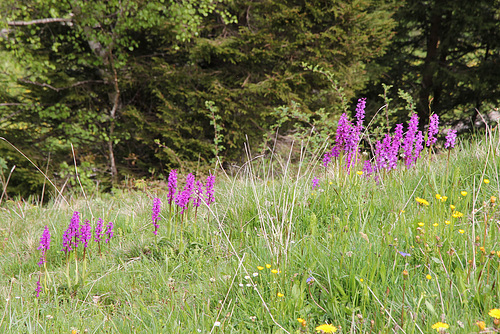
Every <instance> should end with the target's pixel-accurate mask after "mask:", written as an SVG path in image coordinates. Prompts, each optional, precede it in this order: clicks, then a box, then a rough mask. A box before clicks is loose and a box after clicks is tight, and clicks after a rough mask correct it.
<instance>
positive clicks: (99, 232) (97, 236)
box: [94, 218, 104, 255]
mask: <svg viewBox="0 0 500 334" xmlns="http://www.w3.org/2000/svg"><path fill="white" fill-rule="evenodd" d="M103 224H104V221H103V220H102V218H99V219H97V223H96V225H95V229H94V241H95V242H97V245H98V248H99V255H101V240H102V236H103V235H104V233H103V231H102V228H103Z"/></svg>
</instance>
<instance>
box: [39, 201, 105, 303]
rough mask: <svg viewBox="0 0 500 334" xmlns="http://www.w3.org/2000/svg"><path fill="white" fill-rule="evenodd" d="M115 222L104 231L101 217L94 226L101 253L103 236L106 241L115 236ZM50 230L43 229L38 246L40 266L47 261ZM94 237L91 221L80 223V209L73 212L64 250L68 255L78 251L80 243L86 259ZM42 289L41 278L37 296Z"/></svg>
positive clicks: (95, 237)
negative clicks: (90, 242)
mask: <svg viewBox="0 0 500 334" xmlns="http://www.w3.org/2000/svg"><path fill="white" fill-rule="evenodd" d="M113 226H114V225H113V222H109V223H108V224H107V225H106V230H105V231H104V230H103V229H104V221H103V220H102V219H101V218H99V219H98V220H97V224H96V226H95V228H94V241H95V242H96V243H97V244H98V245H99V253H101V244H100V242H101V241H102V239H103V237H104V236H106V240H105V242H106V243H108V242H109V241H110V240H111V238H112V237H113ZM50 237H51V236H50V231H49V228H48V227H47V226H45V229H44V230H43V234H42V237H41V238H40V245H39V246H38V248H37V249H38V250H41V251H42V256H41V257H40V261H39V262H38V266H39V267H40V268H41V267H42V266H44V264H45V263H47V251H48V250H49V249H50ZM91 238H92V228H91V225H90V221H89V220H88V219H86V220H85V221H84V222H83V224H81V223H80V213H79V212H78V211H75V212H73V216H72V217H71V221H70V223H69V225H68V228H67V229H66V231H64V233H63V248H62V250H61V251H63V252H64V253H65V254H66V255H67V256H69V254H70V253H71V251H75V252H76V248H77V247H78V246H79V245H82V247H83V259H84V260H85V254H86V251H87V247H88V245H89V241H90V239H91ZM41 291H42V286H41V284H40V278H39V279H38V281H37V282H36V290H35V292H36V297H37V298H38V297H39V296H40V292H41Z"/></svg>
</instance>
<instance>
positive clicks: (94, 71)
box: [0, 0, 500, 195]
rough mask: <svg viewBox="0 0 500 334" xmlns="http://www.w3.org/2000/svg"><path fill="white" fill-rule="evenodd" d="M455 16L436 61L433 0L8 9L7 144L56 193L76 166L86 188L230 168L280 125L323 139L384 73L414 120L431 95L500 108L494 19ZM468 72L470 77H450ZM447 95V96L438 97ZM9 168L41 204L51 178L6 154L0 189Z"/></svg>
mask: <svg viewBox="0 0 500 334" xmlns="http://www.w3.org/2000/svg"><path fill="white" fill-rule="evenodd" d="M443 6H444V5H443ZM450 6H451V7H450V8H448V7H446V8H444V9H443V10H442V11H440V12H439V13H438V14H439V15H441V19H442V22H443V23H442V27H448V25H449V26H450V28H449V29H444V28H443V29H442V30H439V41H440V42H439V43H438V44H439V45H440V46H441V47H440V48H438V49H439V51H440V52H441V50H442V49H443V50H445V51H443V53H442V54H443V56H437V58H432V59H430V58H429V57H430V56H429V57H427V58H425V57H426V56H425V55H426V52H427V53H428V52H429V51H428V50H426V49H425V47H424V46H425V41H426V40H429V38H430V37H429V29H428V28H427V27H428V24H429V23H428V20H427V17H428V16H429V15H431V14H429V13H434V9H435V8H438V6H437V5H436V6H434V4H433V3H432V2H430V3H429V4H428V6H417V5H416V4H413V3H412V2H411V1H409V2H408V3H406V2H393V1H385V0H356V1H349V2H345V1H322V0H287V1H274V0H264V1H249V0H223V1H211V0H204V1H198V0H197V1H194V0H185V1H179V2H176V1H156V2H149V1H143V0H131V1H125V2H124V1H118V0H113V1H91V2H89V1H83V0H79V1H72V2H70V3H68V2H59V1H53V0H22V1H18V0H8V1H3V2H2V3H1V4H0V12H1V13H2V15H1V17H2V20H1V22H0V24H1V26H0V29H1V33H0V38H1V42H0V54H1V56H2V58H3V59H4V62H3V63H2V64H1V65H0V66H1V71H0V80H1V81H0V85H2V89H1V90H0V99H1V101H0V133H1V136H2V137H3V138H5V139H6V140H8V141H9V142H11V143H12V144H13V145H15V146H16V147H17V148H19V149H20V150H21V151H23V152H24V153H25V154H26V155H27V156H28V157H30V158H31V159H32V160H33V162H34V164H36V165H38V166H39V167H40V168H41V169H43V170H44V171H45V170H46V171H47V173H48V176H49V178H50V179H53V180H56V181H57V182H59V183H60V184H66V186H68V187H71V186H73V185H77V183H78V181H77V180H76V179H75V171H74V168H73V167H72V165H73V163H76V165H77V166H78V167H79V173H80V178H81V181H82V183H83V185H84V187H89V186H92V185H93V184H95V183H96V181H98V182H101V183H102V182H103V183H104V184H105V186H109V185H110V184H111V183H116V182H117V181H118V180H120V179H122V178H123V177H124V176H127V175H129V176H132V177H135V178H141V177H155V178H157V177H161V176H162V174H164V171H165V170H168V169H169V168H171V167H178V168H181V169H189V168H192V167H196V166H207V165H208V163H209V162H211V163H213V162H214V161H215V160H214V155H216V156H217V157H220V158H221V159H222V160H223V161H237V160H238V159H239V158H241V157H243V156H244V154H243V152H244V151H243V149H242V148H243V145H244V143H245V142H246V141H247V140H249V142H250V143H251V145H254V144H260V143H261V141H262V138H263V137H262V135H263V134H266V133H270V132H271V131H274V130H275V129H276V126H277V125H280V127H281V128H280V132H281V133H282V134H294V133H295V132H296V129H297V128H299V129H300V128H304V127H310V126H311V125H314V126H315V128H318V126H317V125H318V124H319V123H320V122H321V123H322V124H323V128H322V129H321V131H323V134H326V133H328V131H331V130H334V128H333V127H331V126H330V125H331V124H334V122H332V120H337V119H338V117H339V116H340V114H341V113H342V112H345V111H346V109H347V108H346V106H347V104H348V102H349V101H350V100H351V99H353V98H356V97H357V95H358V94H359V93H360V92H361V91H363V90H364V89H366V88H367V87H368V88H369V87H374V88H373V89H374V90H377V92H376V93H373V92H374V90H373V91H372V93H369V94H372V95H373V94H375V95H376V94H379V93H380V91H381V89H379V87H378V86H377V85H375V83H378V82H380V81H381V77H382V76H383V75H385V74H386V73H389V75H390V76H389V78H390V79H389V82H387V83H389V84H391V83H394V84H395V85H396V87H401V88H405V89H406V90H408V91H410V93H411V94H413V95H414V97H415V99H416V100H418V101H420V102H419V105H424V108H420V109H419V110H418V112H419V114H420V116H421V118H422V119H425V117H426V115H427V112H428V111H427V110H426V109H425V108H426V106H427V104H425V103H423V102H422V101H424V100H426V99H429V97H430V96H432V98H433V99H434V108H436V107H437V106H439V108H440V109H439V113H440V114H444V113H446V112H451V111H453V110H454V109H453V108H456V107H457V106H458V105H464V104H466V103H472V101H473V103H474V104H475V105H476V106H479V104H481V102H482V101H486V100H487V101H490V102H494V101H496V100H495V99H497V98H498V94H497V93H498V86H495V84H496V81H495V75H494V68H493V67H494V66H493V65H494V64H495V63H496V62H497V60H498V50H499V47H498V40H500V39H495V34H496V33H498V29H496V30H495V27H496V25H498V23H495V21H492V20H493V19H495V18H498V13H497V12H495V10H494V8H493V7H492V6H491V5H488V2H486V1H485V2H484V3H481V6H479V7H478V9H471V11H470V13H471V16H470V17H471V19H470V20H471V21H474V22H471V24H470V25H468V26H467V28H461V26H460V25H459V24H458V23H457V22H458V21H457V18H458V19H459V20H461V17H465V16H466V15H467V8H468V7H467V8H466V7H463V8H462V7H460V6H461V5H459V4H457V5H456V6H455V5H450ZM455 7H456V8H455ZM459 7H460V8H459ZM497 8H498V7H497ZM488 9H492V10H491V11H488ZM449 11H451V12H452V13H454V15H452V16H450V15H448V14H446V13H448V12H449ZM416 12H418V15H416V14H415V13H416ZM455 12H457V14H456V15H455ZM414 14H415V15H414ZM436 15H437V14H436ZM460 15H461V16H460ZM472 15H474V17H476V16H477V15H479V16H481V17H484V20H475V19H474V20H473V19H472ZM447 22H448V23H449V24H448V23H447ZM461 29H463V30H461ZM432 31H434V30H432ZM488 32H490V33H488ZM395 33H396V35H395V36H396V38H395V39H394V42H392V41H393V39H392V37H393V36H394V34H395ZM453 36H459V37H460V39H459V40H458V41H457V40H455V39H454V37H453ZM445 37H447V38H446V39H445ZM467 41H471V42H470V43H468V42H467ZM401 43H403V44H404V43H406V44H407V46H406V47H405V48H402V47H401ZM444 47H446V49H444ZM436 48H437V46H436ZM388 50H390V52H389V53H387V51H388ZM403 51H404V52H403ZM451 53H453V54H459V55H461V57H462V58H457V59H456V57H455V56H453V55H451ZM415 56H418V57H420V58H422V57H424V58H425V59H426V61H425V62H424V63H423V64H424V65H422V63H421V62H416V63H415V62H412V61H411V59H412V57H415ZM443 57H444V58H446V57H448V58H446V59H447V60H448V61H447V62H445V63H444V65H443V66H440V67H436V66H434V65H432V64H435V63H436V60H435V59H443ZM454 57H455V58H454ZM428 58H429V59H430V60H429V61H430V63H429V62H427V59H428ZM394 59H396V60H397V61H394ZM450 59H453V61H451V60H450ZM464 63H465V64H469V65H470V64H477V68H476V67H474V68H473V69H472V70H470V71H465V74H464V75H463V76H459V75H458V74H457V73H458V72H460V71H458V70H459V69H460V67H457V66H458V65H457V64H464ZM429 64H431V65H432V66H431V65H429ZM439 64H442V62H441V63H439ZM469 65H468V66H469ZM422 66H423V68H424V69H422ZM470 66H472V65H470ZM470 66H469V67H470ZM431 68H432V69H435V70H433V71H434V72H432V73H431ZM436 68H439V69H440V70H439V71H438V70H437V69H436ZM496 68H498V66H497V67H496ZM403 69H404V70H403ZM424 70H425V71H426V73H431V74H430V75H431V76H432V77H433V78H436V77H437V78H439V80H441V81H439V82H441V83H442V84H441V87H445V88H443V89H440V88H439V87H438V88H436V89H438V90H439V89H440V90H439V92H440V94H441V95H439V94H438V93H437V90H436V89H435V86H432V87H433V88H432V89H434V90H432V91H431V88H429V87H428V85H427V84H426V83H425V82H423V83H421V85H422V87H427V88H426V89H425V90H418V89H417V90H411V89H408V88H409V85H411V84H413V83H414V84H415V85H419V84H420V79H419V78H420V76H421V74H420V72H422V71H424ZM444 70H446V71H447V72H446V73H448V74H449V75H448V76H443V75H442V73H441V72H442V71H444ZM454 73H455V74H456V75H455V74H454ZM460 73H461V72H460ZM484 74H488V76H487V78H486V79H485V80H479V79H478V78H480V77H481V78H483V77H484ZM397 75H400V76H399V77H398V76H397ZM385 78H386V77H384V80H382V81H387V80H386V79H385ZM471 80H472V81H471ZM424 81H425V80H424ZM437 82H438V81H437V80H434V81H433V84H434V83H436V84H437ZM455 86H460V87H462V88H463V89H462V88H461V89H457V90H455V91H453V87H455ZM436 87H437V86H436ZM452 91H453V96H456V97H457V98H456V99H455V98H450V99H444V98H440V96H445V95H446V96H448V95H450V94H452ZM453 96H452V97H453ZM471 96H473V97H471ZM372 100H373V101H376V100H375V99H372ZM210 101H212V102H210ZM442 101H445V102H446V103H444V102H442ZM207 102H208V103H207ZM379 102H380V104H383V100H382V99H379ZM375 103H377V102H375ZM438 103H440V104H438ZM280 108H281V109H280ZM324 137H326V136H324ZM324 137H322V138H324ZM214 138H215V140H214ZM73 148H74V151H73ZM73 159H75V161H74V162H73ZM14 165H15V166H17V168H16V169H15V171H14V172H13V174H12V178H11V180H10V183H9V187H8V191H9V193H10V194H16V193H17V194H23V195H27V194H31V193H37V194H39V193H40V192H41V190H42V188H43V185H44V182H45V181H44V177H43V176H41V174H40V173H38V172H37V171H36V170H35V169H34V167H33V166H32V165H31V163H30V162H28V161H27V160H26V159H25V158H24V157H22V156H21V155H20V154H19V153H18V152H17V151H16V150H15V149H14V148H13V147H12V146H11V145H10V144H8V143H7V142H6V141H3V140H2V141H0V174H1V179H2V185H5V184H6V180H7V178H8V174H9V171H10V169H11V168H12V167H13V166H14ZM202 169H203V167H202Z"/></svg>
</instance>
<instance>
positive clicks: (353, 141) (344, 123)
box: [323, 98, 366, 171]
mask: <svg viewBox="0 0 500 334" xmlns="http://www.w3.org/2000/svg"><path fill="white" fill-rule="evenodd" d="M365 106H366V98H361V99H359V100H358V104H357V106H356V124H355V125H354V124H353V123H351V121H349V119H348V117H347V114H345V113H343V114H342V115H341V116H340V119H339V123H338V126H337V132H336V135H335V143H334V145H333V147H332V149H331V151H330V152H327V153H326V154H325V155H324V157H323V166H325V167H327V166H328V164H329V163H330V162H331V161H332V159H333V158H338V157H339V156H340V155H341V154H343V156H344V159H345V162H346V169H347V170H348V171H349V170H350V169H351V167H352V166H353V165H354V164H355V163H356V158H357V155H358V144H359V141H360V138H361V132H362V131H363V128H364V127H363V121H364V118H365Z"/></svg>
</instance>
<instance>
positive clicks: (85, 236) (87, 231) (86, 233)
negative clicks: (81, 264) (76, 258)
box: [79, 219, 92, 260]
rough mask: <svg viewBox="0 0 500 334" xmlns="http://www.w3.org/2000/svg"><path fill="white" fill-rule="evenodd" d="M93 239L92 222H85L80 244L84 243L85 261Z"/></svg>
mask: <svg viewBox="0 0 500 334" xmlns="http://www.w3.org/2000/svg"><path fill="white" fill-rule="evenodd" d="M91 238H92V227H91V226H90V221H89V220H88V219H86V220H85V222H84V223H83V225H81V226H80V237H79V239H80V242H81V243H83V259H84V260H85V255H86V254H87V247H88V245H89V240H90V239H91Z"/></svg>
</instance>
